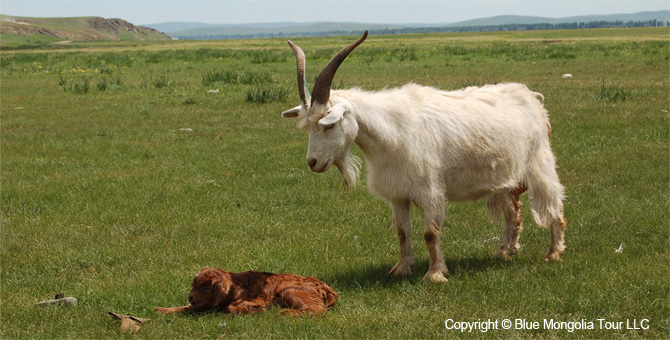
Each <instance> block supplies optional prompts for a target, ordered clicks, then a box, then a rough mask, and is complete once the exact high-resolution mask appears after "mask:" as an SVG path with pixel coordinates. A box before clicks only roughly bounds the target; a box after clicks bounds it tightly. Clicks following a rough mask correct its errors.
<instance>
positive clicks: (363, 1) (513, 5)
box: [0, 0, 670, 25]
mask: <svg viewBox="0 0 670 340" xmlns="http://www.w3.org/2000/svg"><path fill="white" fill-rule="evenodd" d="M658 10H670V1H669V0H660V1H659V0H560V1H559V0H517V1H510V0H441V1H439V0H432V1H425V0H416V1H411V0H356V1H349V0H341V1H337V0H309V1H308V0H216V1H215V0H210V1H205V0H194V1H187V0H180V1H176V0H132V1H127V0H121V1H112V0H76V1H73V0H41V1H32V0H1V1H0V13H2V14H6V15H15V16H26V17H78V16H100V17H104V18H121V19H124V20H127V21H129V22H131V23H133V24H136V25H146V24H155V23H162V22H201V23H212V24H240V23H263V22H286V21H291V22H313V21H336V22H365V23H452V22H458V21H463V20H470V19H478V18H485V17H491V16H496V15H528V16H541V17H550V18H562V17H568V16H577V15H591V14H618V13H635V12H642V11H658Z"/></svg>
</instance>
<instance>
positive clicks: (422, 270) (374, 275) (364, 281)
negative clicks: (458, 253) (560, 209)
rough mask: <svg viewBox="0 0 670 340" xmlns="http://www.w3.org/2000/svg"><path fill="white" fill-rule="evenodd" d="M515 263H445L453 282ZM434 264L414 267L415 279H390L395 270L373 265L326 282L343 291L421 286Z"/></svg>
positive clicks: (479, 259)
mask: <svg viewBox="0 0 670 340" xmlns="http://www.w3.org/2000/svg"><path fill="white" fill-rule="evenodd" d="M513 262H514V261H507V262H504V261H499V260H495V259H493V258H491V257H488V256H487V257H467V258H461V259H448V258H447V259H445V263H446V264H447V268H448V269H449V275H447V278H448V279H450V280H452V279H453V278H456V277H459V276H468V275H476V274H477V273H479V272H484V271H489V270H498V269H504V268H506V267H508V266H509V265H511V264H512V263H513ZM429 266H430V263H429V262H428V260H423V261H417V263H416V265H414V267H412V275H411V276H405V277H391V276H389V275H388V272H389V270H391V266H388V265H386V264H375V265H370V266H367V267H365V268H362V269H356V270H351V271H347V272H342V273H339V274H336V275H335V276H334V277H332V278H330V279H327V281H326V282H332V283H333V284H337V286H339V287H340V288H342V289H347V290H348V289H374V288H386V287H391V286H394V285H398V284H401V283H403V282H408V283H410V284H418V283H420V282H422V281H423V276H424V275H425V274H426V272H427V271H428V267H429Z"/></svg>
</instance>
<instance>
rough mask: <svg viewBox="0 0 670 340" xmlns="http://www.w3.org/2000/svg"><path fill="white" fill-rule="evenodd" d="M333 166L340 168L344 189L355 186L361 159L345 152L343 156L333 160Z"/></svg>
mask: <svg viewBox="0 0 670 340" xmlns="http://www.w3.org/2000/svg"><path fill="white" fill-rule="evenodd" d="M335 166H336V167H337V169H338V170H340V174H342V178H343V179H344V185H343V186H344V190H347V189H349V188H353V187H355V186H356V181H357V180H358V175H359V173H360V168H361V161H360V160H359V159H358V157H356V156H353V155H351V154H349V152H347V153H346V154H344V156H342V157H339V158H337V159H336V160H335Z"/></svg>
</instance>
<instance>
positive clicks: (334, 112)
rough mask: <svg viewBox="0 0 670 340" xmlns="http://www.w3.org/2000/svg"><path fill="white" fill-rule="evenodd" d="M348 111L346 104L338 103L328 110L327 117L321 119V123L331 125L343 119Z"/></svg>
mask: <svg viewBox="0 0 670 340" xmlns="http://www.w3.org/2000/svg"><path fill="white" fill-rule="evenodd" d="M346 112H347V109H346V107H345V105H344V104H336V105H335V106H333V107H331V108H330V110H328V112H327V114H326V116H325V117H323V118H321V119H320V120H319V125H324V126H325V125H330V124H335V123H337V122H339V121H340V120H342V118H343V117H344V114H345V113H346Z"/></svg>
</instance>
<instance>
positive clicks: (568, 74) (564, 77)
mask: <svg viewBox="0 0 670 340" xmlns="http://www.w3.org/2000/svg"><path fill="white" fill-rule="evenodd" d="M568 78H572V74H570V73H566V74H564V75H563V79H568Z"/></svg>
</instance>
